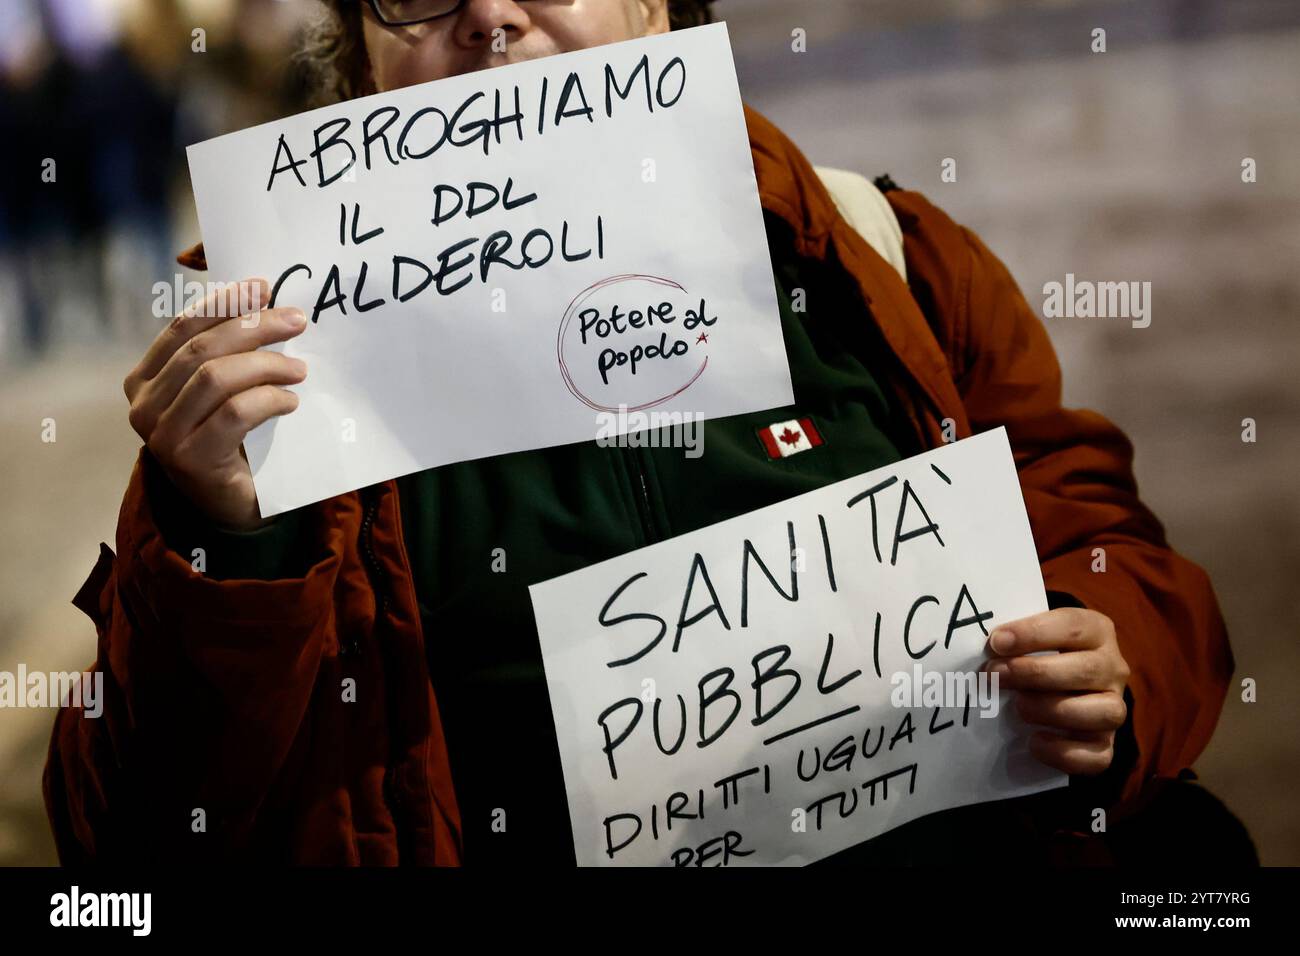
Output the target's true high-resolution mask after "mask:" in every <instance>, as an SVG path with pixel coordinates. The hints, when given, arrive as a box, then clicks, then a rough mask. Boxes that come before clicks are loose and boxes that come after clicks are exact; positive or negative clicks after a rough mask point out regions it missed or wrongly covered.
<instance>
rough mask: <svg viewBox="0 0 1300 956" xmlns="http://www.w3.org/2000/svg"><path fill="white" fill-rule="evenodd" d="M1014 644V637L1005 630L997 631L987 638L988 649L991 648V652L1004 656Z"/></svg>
mask: <svg viewBox="0 0 1300 956" xmlns="http://www.w3.org/2000/svg"><path fill="white" fill-rule="evenodd" d="M1015 642H1016V638H1015V635H1013V634H1012V633H1011V632H1010V631H1007V630H997V631H994V632H993V633H992V634H991V635H990V636H989V647H991V648H993V650H995V651H997V652H998V653H999V654H1005V653H1006V652H1007V651H1009V650H1011V648H1012V646H1013V645H1014V644H1015Z"/></svg>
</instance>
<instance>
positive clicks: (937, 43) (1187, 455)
mask: <svg viewBox="0 0 1300 956" xmlns="http://www.w3.org/2000/svg"><path fill="white" fill-rule="evenodd" d="M715 11H716V15H717V16H718V17H719V18H721V19H725V20H727V22H728V26H729V29H730V33H731V37H732V42H733V45H734V48H735V54H736V60H737V67H738V69H739V73H740V85H741V91H742V93H743V94H744V96H745V99H746V100H747V101H748V102H749V103H750V104H751V105H752V106H754V107H756V108H757V109H759V110H760V111H761V112H763V113H765V114H766V115H767V116H769V117H770V118H771V119H772V120H773V121H774V122H776V123H777V125H778V126H780V127H782V128H783V129H784V130H785V131H786V132H787V133H788V134H789V135H790V136H791V137H792V138H793V139H794V140H795V142H796V143H798V144H799V145H800V146H801V148H802V149H803V150H804V152H805V153H806V154H807V155H808V156H809V157H810V158H811V159H812V160H813V161H814V162H816V163H819V164H825V165H832V166H839V167H842V168H847V169H853V170H857V171H859V172H862V173H864V174H866V175H868V176H874V175H877V174H880V173H885V172H888V173H889V174H891V175H892V176H893V178H894V179H895V180H896V181H897V182H898V183H899V184H900V185H902V186H904V187H907V188H913V189H918V190H921V191H923V192H925V193H927V194H928V195H929V196H930V198H931V199H932V200H934V201H935V202H936V203H938V204H939V205H940V206H942V207H943V208H945V209H946V210H948V212H950V213H951V214H952V215H953V216H954V217H955V218H957V219H958V220H959V221H961V222H964V223H965V224H967V225H969V226H971V227H972V228H974V229H975V230H976V231H977V232H978V233H979V234H980V235H981V236H982V237H983V238H984V240H985V241H986V242H987V244H988V245H989V246H990V247H991V248H992V249H993V250H994V251H995V252H997V253H998V254H999V255H1000V256H1001V257H1002V258H1003V259H1004V260H1005V261H1006V262H1007V264H1008V265H1009V267H1010V268H1011V271H1012V273H1013V274H1014V275H1015V276H1016V277H1017V279H1018V280H1019V282H1020V283H1021V286H1022V288H1023V289H1025V290H1026V293H1027V295H1028V298H1029V301H1030V303H1031V304H1032V305H1034V306H1035V308H1038V309H1040V311H1041V305H1042V301H1043V296H1042V291H1041V290H1042V288H1043V284H1044V283H1046V282H1049V281H1064V278H1065V274H1066V273H1067V272H1072V273H1074V274H1075V275H1076V276H1078V277H1079V278H1080V279H1092V280H1098V281H1102V280H1138V281H1150V282H1151V283H1152V285H1153V298H1152V301H1153V318H1152V323H1151V326H1150V327H1149V328H1146V329H1135V328H1132V327H1131V325H1130V323H1129V322H1127V321H1123V320H1096V319H1094V320H1087V319H1049V320H1047V326H1048V329H1049V331H1050V333H1051V335H1052V338H1053V340H1054V342H1055V343H1056V347H1057V349H1058V352H1059V354H1060V357H1061V362H1062V365H1063V367H1064V370H1065V382H1066V386H1065V393H1066V401H1067V403H1068V404H1071V405H1082V406H1088V407H1092V408H1095V409H1098V410H1099V411H1101V412H1103V413H1104V414H1106V415H1108V416H1109V417H1111V418H1112V419H1114V420H1115V421H1117V422H1118V423H1119V424H1120V425H1121V426H1122V427H1123V428H1124V429H1125V430H1126V431H1127V432H1128V434H1129V435H1130V436H1131V437H1132V439H1133V441H1134V443H1135V445H1136V447H1137V450H1138V457H1137V473H1138V479H1139V483H1140V486H1141V489H1142V492H1143V496H1144V498H1145V499H1146V500H1147V502H1148V503H1149V504H1150V505H1151V506H1152V508H1153V509H1154V510H1155V511H1156V513H1157V514H1158V515H1160V516H1161V518H1162V519H1163V520H1164V522H1165V524H1166V526H1167V529H1168V532H1169V536H1170V539H1171V541H1172V543H1173V544H1174V546H1175V547H1177V548H1178V549H1179V550H1181V551H1183V552H1184V553H1185V554H1187V555H1188V556H1190V557H1191V558H1192V559H1193V560H1195V561H1197V562H1199V563H1200V564H1202V565H1203V566H1205V567H1206V568H1207V569H1208V570H1209V572H1210V575H1211V577H1212V579H1213V580H1214V582H1215V586H1216V589H1217V592H1218V595H1219V599H1220V602H1221V604H1222V606H1223V609H1224V612H1225V614H1226V616H1227V619H1228V624H1229V629H1230V633H1231V635H1232V640H1233V647H1234V651H1235V653H1236V659H1237V676H1236V681H1237V684H1235V685H1234V689H1233V690H1232V691H1231V692H1230V694H1229V697H1228V701H1227V704H1226V706H1225V709H1224V714H1223V717H1222V719H1221V721H1220V724H1219V729H1218V732H1217V734H1216V736H1215V739H1214V741H1213V742H1212V743H1211V745H1210V748H1209V750H1208V751H1207V753H1206V754H1205V755H1204V757H1203V758H1202V759H1201V761H1200V762H1199V763H1198V765H1197V770H1198V772H1199V774H1200V776H1201V778H1202V781H1203V782H1204V783H1205V784H1206V785H1207V786H1208V787H1209V788H1210V789H1211V790H1212V791H1214V792H1215V793H1216V794H1217V795H1219V796H1220V797H1221V798H1222V799H1223V800H1225V802H1226V803H1227V804H1228V806H1229V807H1230V808H1231V809H1232V810H1233V811H1234V812H1235V813H1237V815H1238V816H1240V817H1241V818H1242V820H1244V821H1245V823H1246V824H1247V826H1248V827H1249V829H1250V831H1251V833H1252V835H1253V837H1254V839H1255V841H1256V844H1257V846H1258V848H1259V852H1260V856H1261V858H1262V859H1263V861H1264V862H1265V863H1270V864H1292V865H1295V864H1300V819H1298V818H1297V815H1296V813H1295V810H1294V806H1295V799H1294V791H1293V790H1292V789H1291V788H1293V787H1295V786H1296V785H1297V784H1298V783H1300V731H1298V730H1297V728H1298V727H1300V695H1297V694H1296V693H1295V692H1294V689H1295V682H1296V680H1297V678H1300V641H1298V640H1297V638H1298V637H1300V602H1298V601H1297V595H1296V585H1297V583H1298V582H1300V493H1298V492H1297V470H1298V469H1297V466H1298V465H1300V375H1298V374H1297V371H1296V370H1297V368H1298V367H1300V333H1298V332H1297V327H1296V323H1297V319H1300V160H1298V159H1297V157H1300V3H1297V2H1295V0H804V2H801V3H791V2H789V0H718V3H717V4H716V6H715ZM313 13H314V5H313V3H312V2H310V0H238V2H236V0H4V2H3V3H0V409H3V412H2V413H0V487H2V488H3V491H4V496H3V500H2V501H0V542H3V545H4V547H3V549H0V670H4V671H10V672H15V671H16V670H17V668H18V665H19V663H20V662H21V663H24V664H25V665H26V666H27V668H28V670H42V671H50V670H78V669H80V668H81V667H84V666H86V665H88V664H89V663H90V661H91V660H92V659H93V656H94V631H93V628H92V627H91V625H90V622H89V621H88V620H87V619H86V618H85V617H84V616H83V615H82V614H81V613H80V612H79V611H76V610H75V609H74V608H73V607H72V606H71V604H70V603H69V601H70V599H71V597H72V595H73V594H74V593H75V592H76V590H77V588H78V587H79V586H80V585H81V582H82V581H83V580H84V579H85V576H86V575H87V573H88V572H89V571H90V568H91V567H92V565H93V564H94V562H95V558H96V554H97V549H98V544H99V542H100V541H107V542H109V543H110V544H112V542H113V540H114V527H115V524H116V516H117V508H118V505H119V502H120V497H121V494H122V490H123V488H124V486H125V483H126V479H127V476H128V474H129V472H130V468H131V465H132V462H133V460H134V458H135V455H136V451H137V449H138V446H139V443H138V441H137V439H136V437H135V435H134V433H133V432H132V431H131V429H130V427H129V426H128V424H127V421H126V402H125V399H124V398H123V396H122V391H121V381H122V378H123V376H124V375H125V374H126V372H127V371H128V370H129V369H130V367H131V366H132V365H133V364H134V363H135V361H136V360H137V359H138V357H139V355H140V353H141V351H142V349H143V347H144V345H145V344H146V343H147V342H148V341H149V340H150V339H151V338H152V337H153V335H154V334H155V333H156V331H157V329H158V327H159V323H160V320H158V319H155V318H154V317H153V313H152V309H151V306H152V303H153V300H154V298H155V293H154V291H153V285H154V283H155V282H159V281H162V282H167V283H172V282H174V281H175V280H176V277H177V274H178V272H179V271H180V270H179V268H178V267H177V266H175V265H174V264H173V263H172V256H173V255H174V253H175V252H176V251H177V250H178V249H179V248H181V247H182V246H186V245H189V244H190V243H192V242H194V241H196V240H197V239H198V238H199V234H198V226H197V224H196V221H195V216H194V208H193V201H192V197H191V195H190V191H189V181H188V176H187V172H186V166H185V154H184V148H185V146H186V145H188V144H190V143H193V142H197V141H199V140H202V139H206V138H208V137H211V136H214V135H217V134H219V133H224V132H228V131H231V130H234V129H239V128H241V127H244V126H249V125H252V124H255V123H259V122H263V121H266V120H269V119H274V118H276V117H278V116H283V115H286V114H289V113H292V112H296V111H298V110H300V109H302V108H303V103H304V97H305V89H304V84H303V82H302V79H301V76H300V73H299V71H297V70H296V69H295V68H294V67H293V65H292V62H291V59H290V54H291V51H292V50H293V49H294V48H295V45H296V42H297V39H298V36H299V35H300V31H301V29H302V26H303V23H304V21H305V20H306V19H307V18H309V17H310V16H312V15H313ZM796 28H798V29H802V30H804V31H806V36H807V51H806V52H803V53H796V52H794V51H792V49H791V43H792V38H791V31H792V30H795V29H796ZM1096 28H1104V29H1105V30H1106V45H1107V52H1106V53H1104V54H1099V53H1092V52H1090V46H1091V43H1092V31H1093V30H1094V29H1096ZM196 29H202V30H203V31H204V34H203V40H204V47H205V49H204V51H203V52H198V51H196V50H195V49H194V47H195V46H196V42H195V38H194V33H193V31H195V30H196ZM949 157H951V158H954V159H956V160H957V174H958V175H957V181H956V182H943V181H942V180H941V178H940V172H941V170H940V164H941V162H942V161H943V160H944V159H945V158H949ZM1247 157H1250V158H1253V159H1254V160H1255V161H1256V163H1257V166H1258V181H1257V182H1255V183H1249V184H1248V183H1243V182H1242V177H1241V164H1242V161H1243V159H1245V158H1247ZM50 158H52V159H54V160H55V166H54V170H55V182H53V183H47V182H43V181H42V178H41V174H42V170H43V169H44V168H46V167H45V166H43V164H44V162H45V160H46V159H50ZM183 278H193V276H192V275H189V274H185V275H184V276H183ZM1244 418H1253V419H1254V420H1255V421H1256V422H1257V427H1258V441H1257V442H1255V443H1253V444H1247V443H1243V441H1242V437H1241V431H1242V424H1241V423H1242V419H1244ZM46 419H53V420H54V422H55V425H56V428H57V432H56V437H57V440H56V441H54V442H45V441H42V439H41V433H42V429H43V427H44V426H43V422H44V421H45V420H46ZM1244 678H1252V679H1254V680H1255V681H1256V683H1257V685H1258V700H1257V702H1255V703H1244V702H1243V701H1242V700H1241V699H1240V698H1241V694H1240V688H1239V682H1240V681H1241V680H1242V679H1244ZM51 721H52V713H51V712H50V711H48V710H12V709H5V710H0V865H12V864H52V863H54V862H56V860H55V855H54V848H53V844H52V841H51V839H50V837H49V831H48V826H47V823H46V820H45V813H44V809H43V806H42V803H41V798H40V774H41V768H42V766H43V763H44V756H45V748H46V744H47V742H48V737H49V730H50V726H51ZM1189 837H1192V838H1194V835H1190V834H1189Z"/></svg>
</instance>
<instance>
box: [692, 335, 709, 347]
mask: <svg viewBox="0 0 1300 956" xmlns="http://www.w3.org/2000/svg"><path fill="white" fill-rule="evenodd" d="M708 340H709V337H708V336H707V335H705V334H704V333H703V332H701V333H700V337H699V338H698V339H696V340H695V344H697V345H698V344H699V343H701V342H707V341H708Z"/></svg>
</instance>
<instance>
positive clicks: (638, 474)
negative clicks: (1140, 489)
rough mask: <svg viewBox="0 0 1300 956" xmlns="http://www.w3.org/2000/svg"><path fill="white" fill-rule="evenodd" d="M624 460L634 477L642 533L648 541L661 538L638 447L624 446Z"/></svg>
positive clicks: (633, 489) (633, 484) (634, 489)
mask: <svg viewBox="0 0 1300 956" xmlns="http://www.w3.org/2000/svg"><path fill="white" fill-rule="evenodd" d="M623 451H624V453H625V457H624V459H623V460H624V461H625V462H627V466H628V471H629V472H630V473H631V478H632V497H633V498H634V499H635V500H636V512H637V517H638V518H640V519H641V534H642V536H643V537H644V538H645V540H646V543H647V544H650V543H652V542H655V541H658V540H659V532H658V530H657V529H656V528H655V524H654V505H652V504H651V503H650V487H649V486H648V485H647V484H646V480H645V477H646V475H645V468H644V466H643V464H642V462H641V457H640V451H639V449H636V448H624V449H623Z"/></svg>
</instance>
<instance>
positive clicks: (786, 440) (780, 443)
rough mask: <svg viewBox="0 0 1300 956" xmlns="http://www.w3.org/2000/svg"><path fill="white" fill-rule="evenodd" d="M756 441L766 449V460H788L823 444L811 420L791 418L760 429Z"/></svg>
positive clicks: (819, 433)
mask: <svg viewBox="0 0 1300 956" xmlns="http://www.w3.org/2000/svg"><path fill="white" fill-rule="evenodd" d="M758 440H759V441H761V442H762V443H763V447H764V448H766V449H767V457H768V458H789V457H790V456H791V455H797V454H798V453H799V452H801V451H808V450H809V449H810V448H816V447H817V446H818V445H823V444H825V442H824V441H823V440H822V435H821V432H819V431H818V430H817V426H816V425H814V424H813V421H812V419H811V418H792V419H791V420H790V421H788V422H777V423H776V424H775V425H768V426H767V427H766V428H760V429H759V430H758Z"/></svg>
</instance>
